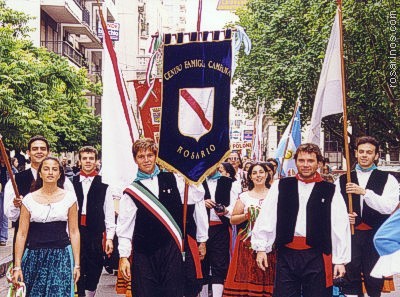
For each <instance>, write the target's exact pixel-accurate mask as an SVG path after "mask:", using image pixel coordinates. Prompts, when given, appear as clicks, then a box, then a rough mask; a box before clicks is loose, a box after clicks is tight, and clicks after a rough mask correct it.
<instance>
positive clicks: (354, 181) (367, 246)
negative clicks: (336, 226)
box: [336, 136, 399, 297]
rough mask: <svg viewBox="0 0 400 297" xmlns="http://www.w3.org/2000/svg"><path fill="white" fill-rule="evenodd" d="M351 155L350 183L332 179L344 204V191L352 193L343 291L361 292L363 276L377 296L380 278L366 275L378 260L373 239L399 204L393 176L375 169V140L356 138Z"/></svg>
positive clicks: (376, 147) (366, 286) (366, 284)
mask: <svg viewBox="0 0 400 297" xmlns="http://www.w3.org/2000/svg"><path fill="white" fill-rule="evenodd" d="M355 155H356V159H357V164H356V167H355V170H354V171H352V172H351V182H347V180H346V176H345V175H342V176H341V177H340V178H339V179H338V180H337V181H336V185H337V187H338V188H339V189H340V191H341V193H342V196H343V199H344V200H345V202H346V204H347V205H348V198H347V194H352V199H353V212H351V213H350V212H349V220H350V224H352V225H353V226H354V235H353V236H352V239H351V250H352V255H351V262H350V263H349V264H347V265H346V271H347V273H346V276H345V278H344V280H345V281H344V283H343V293H345V294H346V295H347V296H357V295H360V294H363V289H362V275H363V276H364V284H365V289H366V291H367V293H368V295H369V296H372V297H379V296H381V291H382V288H383V284H384V280H383V279H382V278H375V277H372V276H371V275H370V274H371V271H372V268H373V267H374V265H375V264H376V262H377V261H378V259H379V254H378V252H377V251H376V249H375V247H374V244H373V238H374V235H375V233H376V231H377V230H378V229H379V227H380V226H381V225H382V224H383V222H384V221H385V220H386V219H387V218H388V217H389V215H390V214H391V213H392V212H393V211H394V210H395V208H396V207H397V205H398V203H399V185H398V183H397V180H396V178H395V177H394V176H393V175H391V174H389V173H387V172H384V171H380V170H379V169H377V166H376V165H375V162H376V161H377V160H378V159H379V143H378V141H377V140H376V139H375V138H374V137H371V136H363V137H360V138H358V139H357V142H356V151H355Z"/></svg>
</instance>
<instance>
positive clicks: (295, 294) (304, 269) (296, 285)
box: [273, 247, 332, 297]
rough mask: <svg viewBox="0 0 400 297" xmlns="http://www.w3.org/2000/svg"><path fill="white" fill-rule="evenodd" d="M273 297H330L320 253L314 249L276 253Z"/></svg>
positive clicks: (330, 290)
mask: <svg viewBox="0 0 400 297" xmlns="http://www.w3.org/2000/svg"><path fill="white" fill-rule="evenodd" d="M273 296H274V297H299V296H302V297H332V287H328V288H327V287H326V279H325V265H324V260H323V256H322V253H321V252H320V251H317V250H315V249H308V250H293V249H289V248H286V247H283V248H280V249H278V251H277V262H276V277H275V287H274V295H273Z"/></svg>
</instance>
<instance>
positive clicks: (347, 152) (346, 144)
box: [337, 0, 354, 235]
mask: <svg viewBox="0 0 400 297" xmlns="http://www.w3.org/2000/svg"><path fill="white" fill-rule="evenodd" d="M337 9H338V15H339V34H340V62H341V67H342V69H341V70H342V100H343V144H344V152H345V158H346V161H347V162H346V163H347V166H346V179H347V182H348V183H351V174H350V165H351V164H350V150H349V140H348V136H347V104H346V82H345V71H344V57H343V17H342V0H337ZM347 199H348V200H349V213H353V196H352V194H351V193H348V194H347ZM350 227H351V234H352V235H354V225H353V224H351V225H350Z"/></svg>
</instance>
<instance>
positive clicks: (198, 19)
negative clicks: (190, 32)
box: [197, 0, 203, 38]
mask: <svg viewBox="0 0 400 297" xmlns="http://www.w3.org/2000/svg"><path fill="white" fill-rule="evenodd" d="M202 10H203V1H202V0H199V7H198V10H197V32H200V25H201V13H202ZM197 38H200V37H199V34H197Z"/></svg>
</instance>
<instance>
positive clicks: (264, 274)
mask: <svg viewBox="0 0 400 297" xmlns="http://www.w3.org/2000/svg"><path fill="white" fill-rule="evenodd" d="M240 238H241V236H240V235H238V237H237V238H236V245H235V250H234V252H233V257H232V260H231V263H230V265H229V270H228V275H227V277H226V281H225V285H224V293H223V296H224V297H233V296H235V297H237V296H248V297H264V296H272V293H273V288H274V280H275V265H276V253H275V252H271V253H269V254H268V268H267V270H266V271H262V270H261V269H260V268H258V266H257V263H256V256H257V254H256V253H255V252H254V251H253V250H252V249H251V247H250V241H251V240H250V238H248V239H247V240H246V241H242V240H240Z"/></svg>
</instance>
